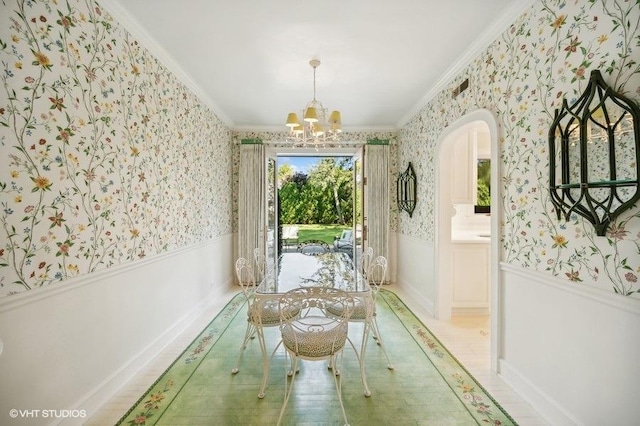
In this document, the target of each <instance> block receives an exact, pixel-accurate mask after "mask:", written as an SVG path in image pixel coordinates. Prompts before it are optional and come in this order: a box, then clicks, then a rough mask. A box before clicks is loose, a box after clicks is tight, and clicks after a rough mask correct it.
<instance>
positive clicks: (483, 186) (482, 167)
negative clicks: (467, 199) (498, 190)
mask: <svg viewBox="0 0 640 426" xmlns="http://www.w3.org/2000/svg"><path fill="white" fill-rule="evenodd" d="M477 186H478V201H477V205H478V206H490V205H491V161H489V160H478V182H477Z"/></svg>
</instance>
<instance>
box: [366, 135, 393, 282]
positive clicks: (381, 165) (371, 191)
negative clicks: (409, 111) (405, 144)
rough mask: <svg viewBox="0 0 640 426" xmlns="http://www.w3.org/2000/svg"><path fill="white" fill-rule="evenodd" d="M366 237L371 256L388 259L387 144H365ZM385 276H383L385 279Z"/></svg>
mask: <svg viewBox="0 0 640 426" xmlns="http://www.w3.org/2000/svg"><path fill="white" fill-rule="evenodd" d="M365 167H366V169H367V170H366V175H367V185H366V191H367V197H366V198H367V208H366V212H367V222H368V228H367V238H368V245H369V246H370V247H372V248H373V257H374V258H375V257H376V256H384V257H386V258H387V261H388V260H389V181H390V179H389V145H367V146H366V148H365ZM386 279H387V277H385V280H386Z"/></svg>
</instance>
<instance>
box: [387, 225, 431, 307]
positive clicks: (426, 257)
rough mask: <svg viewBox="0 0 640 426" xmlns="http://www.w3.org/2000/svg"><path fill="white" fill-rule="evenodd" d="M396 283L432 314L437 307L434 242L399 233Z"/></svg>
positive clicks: (397, 239)
mask: <svg viewBox="0 0 640 426" xmlns="http://www.w3.org/2000/svg"><path fill="white" fill-rule="evenodd" d="M395 240H396V241H397V246H396V283H397V284H398V285H399V286H400V287H402V289H403V291H405V292H406V293H407V294H408V295H409V296H410V297H411V298H413V299H414V300H415V301H416V303H418V304H419V305H420V306H421V307H422V308H423V309H424V310H425V311H427V312H428V313H429V314H430V315H434V309H435V300H436V299H435V298H436V294H437V293H436V288H435V272H434V271H435V267H434V261H435V260H434V259H435V254H434V248H433V243H430V242H428V241H424V240H421V239H419V238H415V237H409V236H406V235H402V234H397V238H395Z"/></svg>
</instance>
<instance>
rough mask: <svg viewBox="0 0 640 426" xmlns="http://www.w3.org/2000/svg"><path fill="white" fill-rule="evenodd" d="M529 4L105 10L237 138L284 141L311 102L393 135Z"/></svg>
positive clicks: (500, 0) (384, 2) (154, 0)
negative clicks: (270, 134)
mask: <svg viewBox="0 0 640 426" xmlns="http://www.w3.org/2000/svg"><path fill="white" fill-rule="evenodd" d="M530 3H531V0H377V1H376V0H323V1H308V0H184V1H180V2H177V1H169V0H104V1H103V2H102V4H103V5H104V6H105V8H106V9H107V10H108V11H109V12H111V13H112V14H113V15H114V17H115V18H116V20H118V21H120V22H121V23H123V25H124V26H125V27H126V28H127V30H129V31H130V32H131V33H132V34H133V35H134V36H135V37H137V38H138V39H140V41H141V42H142V43H143V44H145V45H146V47H147V48H149V49H150V50H151V51H152V53H154V54H155V55H156V56H158V57H159V58H160V60H161V61H162V62H163V63H164V64H165V65H166V66H168V67H169V69H171V70H172V71H173V72H175V73H177V74H178V75H179V76H180V78H181V79H183V80H184V81H185V82H186V83H187V85H188V86H189V87H190V88H191V89H192V90H194V91H195V92H196V93H197V94H198V96H200V97H202V98H203V99H204V100H205V102H206V103H207V104H209V105H210V106H211V108H212V109H213V110H214V111H215V112H216V114H217V115H219V116H220V118H221V119H222V120H223V121H225V122H226V123H227V124H228V125H229V126H230V127H232V128H234V129H238V130H243V129H244V130H248V129H252V130H286V127H285V126H284V123H285V120H286V117H287V113H288V112H297V113H299V112H300V110H302V108H303V107H304V106H305V105H306V104H307V102H309V101H310V100H311V99H312V98H313V68H312V67H311V66H310V65H309V60H311V59H314V58H316V59H319V60H320V61H321V62H322V64H321V65H320V67H318V69H317V72H316V82H317V88H316V90H317V99H318V100H319V101H321V102H322V103H323V104H324V107H325V108H327V109H329V110H333V109H338V110H340V111H341V112H342V123H343V128H344V129H345V130H365V129H367V130H375V129H395V128H397V127H400V126H401V125H402V124H403V123H404V122H405V121H406V120H408V119H409V118H411V115H412V114H414V113H415V112H417V110H418V109H419V107H420V106H421V105H423V104H424V103H425V102H426V101H427V100H428V99H429V97H430V96H431V94H432V93H435V92H436V91H438V90H440V89H441V88H442V86H443V85H444V84H445V83H447V82H448V80H449V78H450V77H449V76H450V75H453V74H452V73H453V72H455V71H456V70H457V68H459V67H460V66H461V65H465V64H466V63H467V62H468V61H469V59H471V58H472V57H473V55H476V54H477V53H478V52H479V51H480V49H482V48H484V47H486V46H487V45H488V44H489V43H490V42H491V41H493V40H494V39H495V37H496V36H498V35H499V34H500V33H501V32H502V31H504V30H505V29H506V27H507V26H508V25H509V24H510V23H512V22H513V20H514V19H515V17H516V16H517V15H519V14H520V13H521V12H522V11H523V10H524V8H525V7H526V6H527V5H528V4H530Z"/></svg>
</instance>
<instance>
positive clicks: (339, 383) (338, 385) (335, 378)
mask: <svg viewBox="0 0 640 426" xmlns="http://www.w3.org/2000/svg"><path fill="white" fill-rule="evenodd" d="M336 356H337V355H334V356H332V357H331V363H332V364H333V366H334V368H333V373H334V374H332V376H333V382H334V383H335V385H336V391H337V392H338V401H340V408H341V409H342V416H343V417H344V424H345V426H349V421H348V420H347V412H346V411H345V409H344V403H343V402H342V378H339V377H338V374H336V371H339V369H336V368H335V367H336V361H335V358H336ZM340 364H342V352H340Z"/></svg>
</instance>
